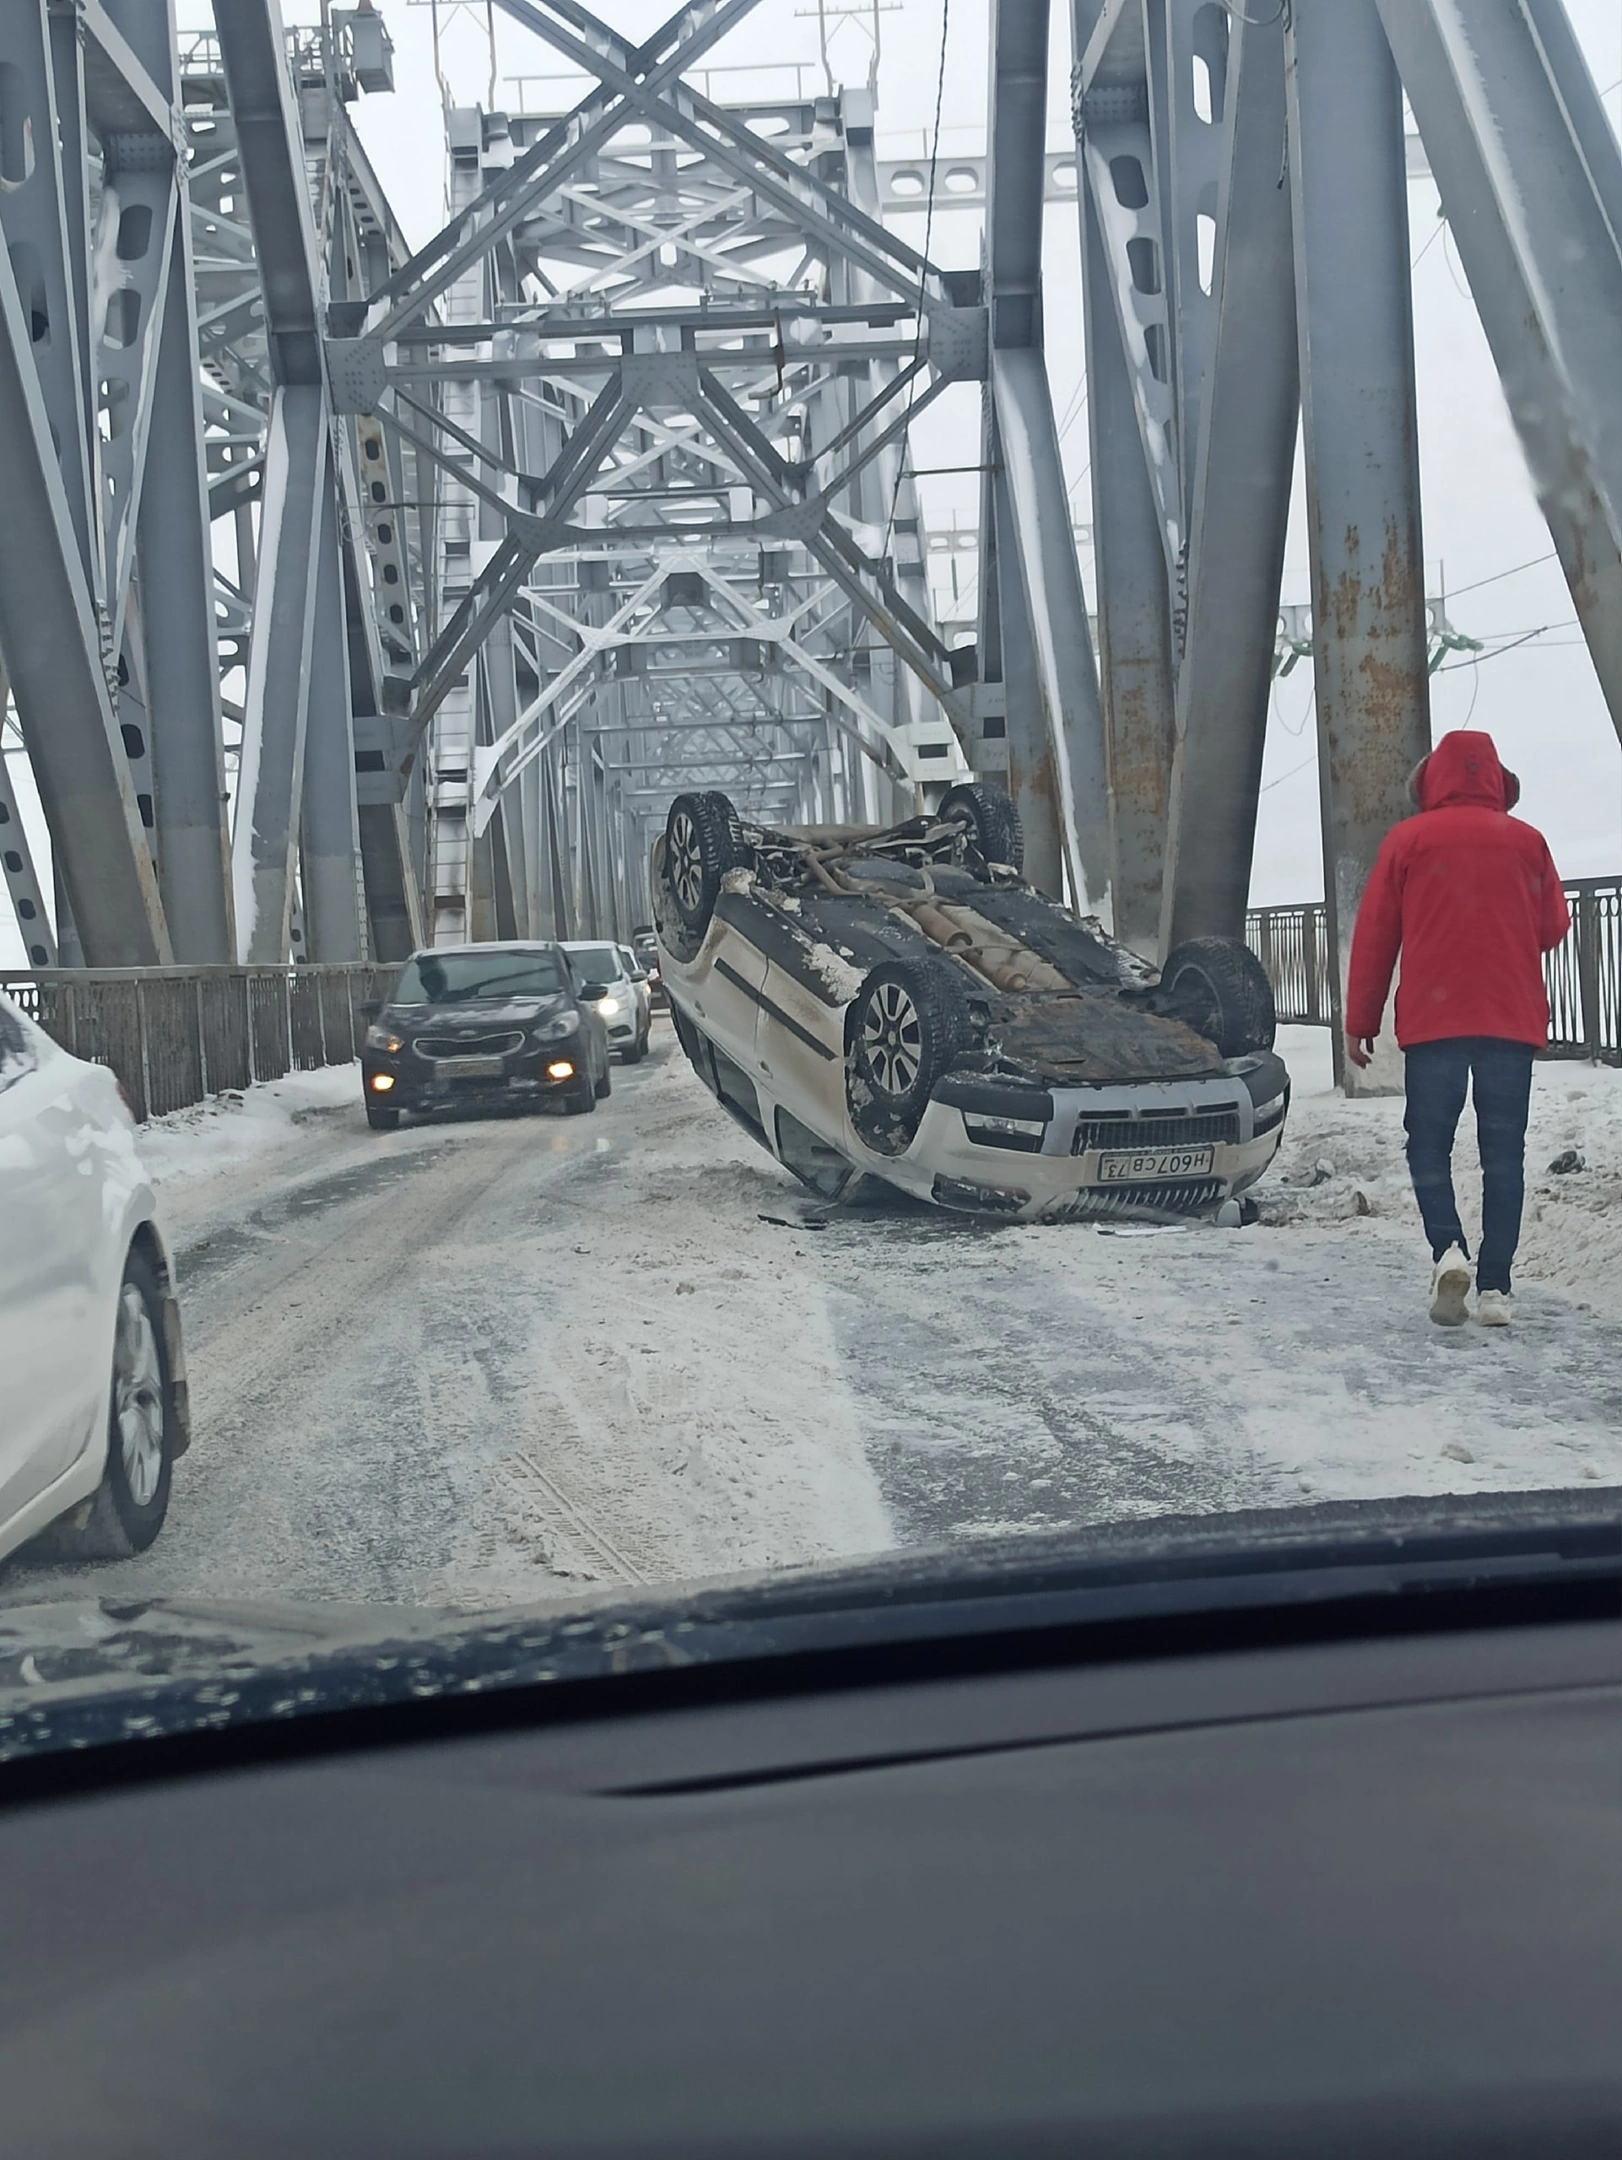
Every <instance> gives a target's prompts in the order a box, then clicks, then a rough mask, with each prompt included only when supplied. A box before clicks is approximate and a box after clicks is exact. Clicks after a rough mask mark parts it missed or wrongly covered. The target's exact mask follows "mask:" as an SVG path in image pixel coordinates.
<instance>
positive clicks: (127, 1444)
mask: <svg viewBox="0 0 1622 2160" xmlns="http://www.w3.org/2000/svg"><path fill="white" fill-rule="evenodd" d="M176 1438H177V1432H176V1420H175V1402H174V1386H173V1382H172V1379H171V1376H170V1372H169V1346H168V1343H167V1341H166V1339H165V1337H164V1332H163V1293H162V1291H161V1289H160V1288H159V1285H158V1279H157V1275H156V1273H155V1272H154V1269H153V1266H152V1263H151V1261H150V1260H149V1259H148V1258H147V1256H146V1254H145V1253H143V1252H141V1251H139V1250H138V1249H132V1250H131V1252H130V1255H129V1258H128V1259H127V1260H126V1261H125V1262H124V1280H123V1282H122V1283H121V1284H120V1286H119V1292H118V1309H117V1315H116V1318H115V1320H114V1325H113V1377H112V1389H111V1400H110V1403H109V1405H108V1416H107V1465H106V1468H105V1469H104V1470H103V1472H102V1477H101V1483H100V1484H99V1485H98V1486H97V1487H96V1490H95V1492H94V1494H93V1495H92V1496H91V1499H90V1501H89V1502H88V1504H87V1506H85V1507H80V1508H76V1509H74V1510H73V1511H72V1512H71V1513H70V1514H68V1515H65V1516H64V1517H63V1518H62V1520H61V1521H60V1522H58V1523H55V1524H53V1525H52V1527H51V1529H50V1531H49V1532H48V1533H47V1539H46V1542H48V1545H49V1549H50V1551H51V1552H52V1553H53V1554H54V1555H56V1556H57V1557H59V1558H61V1559H64V1560H127V1559H128V1558H129V1557H130V1555H131V1554H132V1553H138V1552H145V1550H146V1548H147V1547H148V1546H149V1545H150V1544H151V1543H152V1540H153V1539H154V1538H155V1537H156V1536H157V1534H158V1532H159V1531H160V1530H161V1529H162V1528H163V1519H164V1517H165V1515H167V1514H168V1512H169V1479H170V1471H171V1468H172V1465H173V1461H174V1453H175V1441H176ZM76 1518H78V1519H76Z"/></svg>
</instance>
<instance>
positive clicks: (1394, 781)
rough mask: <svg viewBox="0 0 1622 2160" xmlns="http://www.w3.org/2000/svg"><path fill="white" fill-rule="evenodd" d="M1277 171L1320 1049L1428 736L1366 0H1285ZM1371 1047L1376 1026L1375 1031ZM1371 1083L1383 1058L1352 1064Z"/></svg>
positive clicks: (1406, 429) (1399, 162) (1401, 313)
mask: <svg viewBox="0 0 1622 2160" xmlns="http://www.w3.org/2000/svg"><path fill="white" fill-rule="evenodd" d="M1287 54H1288V85H1289V97H1290V131H1289V132H1290V181H1291V193H1292V197H1293V205H1294V217H1295V251H1296V288H1297V318H1298V323H1299V332H1300V350H1301V398H1302V412H1303V419H1304V428H1305V440H1306V467H1307V509H1308V532H1309V538H1310V543H1311V552H1312V615H1313V665H1314V668H1315V670H1316V675H1317V706H1318V761H1319V781H1320V793H1321V800H1322V808H1323V831H1324V895H1325V900H1326V903H1327V909H1328V924H1329V947H1330V955H1331V966H1332V975H1331V988H1332V992H1333V998H1334V1008H1333V1009H1334V1018H1335V1034H1334V1039H1335V1058H1336V1071H1337V1077H1341V1076H1342V1075H1341V1062H1342V1045H1341V1032H1340V1018H1341V1009H1342V1006H1341V1001H1342V998H1343V995H1344V990H1345V983H1346V964H1347V959H1348V956H1349V953H1350V949H1351V939H1352V929H1353V925H1354V923H1355V921H1356V917H1357V907H1358V902H1359V901H1360V899H1361V898H1362V895H1363V887H1364V884H1365V882H1366V881H1367V878H1368V874H1369V871H1370V870H1371V869H1372V868H1373V865H1374V858H1375V855H1376V854H1377V852H1378V850H1379V846H1380V843H1381V841H1382V840H1383V839H1384V838H1385V836H1386V833H1387V832H1388V831H1389V830H1390V828H1391V827H1392V825H1394V824H1395V823H1396V822H1397V820H1398V819H1399V818H1401V817H1404V816H1406V815H1407V813H1408V808H1409V805H1408V800H1407V780H1408V775H1409V773H1410V771H1411V770H1412V768H1413V766H1414V765H1415V763H1416V762H1417V761H1418V760H1419V759H1420V758H1421V757H1423V756H1424V755H1425V753H1426V751H1427V750H1428V749H1429V748H1430V694H1429V689H1430V684H1429V675H1428V673H1427V668H1426V616H1425V569H1424V552H1423V548H1422V545H1421V537H1420V515H1419V442H1418V419H1417V395H1416V390H1415V383H1414V335H1413V309H1412V293H1411V286H1410V277H1409V267H1408V265H1409V255H1408V180H1407V170H1406V163H1405V154H1404V148H1403V127H1402V88H1401V85H1400V83H1399V82H1398V79H1397V70H1396V66H1395V64H1394V62H1393V60H1392V57H1391V51H1390V48H1389V46H1388V45H1387V43H1386V39H1385V33H1384V31H1383V30H1382V29H1381V27H1380V18H1379V16H1378V14H1377V13H1376V10H1375V6H1374V0H1296V6H1295V9H1294V15H1293V22H1292V27H1291V30H1290V33H1289V36H1288V41H1287ZM1382 1041H1383V1042H1386V1043H1387V1044H1388V1036H1387V1037H1385V1038H1382ZM1344 1078H1345V1079H1346V1082H1347V1085H1348V1090H1349V1091H1353V1092H1358V1093H1369V1092H1377V1093H1388V1092H1391V1091H1392V1090H1393V1089H1394V1088H1395V1087H1397V1086H1399V1085H1400V1063H1399V1061H1398V1060H1397V1057H1396V1053H1395V1050H1394V1047H1390V1046H1389V1045H1388V1047H1386V1049H1385V1053H1384V1055H1383V1056H1382V1058H1381V1060H1380V1062H1379V1067H1378V1069H1376V1068H1374V1067H1371V1068H1370V1072H1369V1073H1368V1074H1367V1075H1363V1074H1359V1073H1358V1072H1357V1071H1356V1069H1355V1068H1352V1069H1351V1070H1350V1071H1349V1072H1347V1073H1346V1074H1345V1075H1344Z"/></svg>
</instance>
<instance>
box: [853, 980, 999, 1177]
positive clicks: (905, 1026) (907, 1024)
mask: <svg viewBox="0 0 1622 2160" xmlns="http://www.w3.org/2000/svg"><path fill="white" fill-rule="evenodd" d="M970 1034H971V1024H970V1020H969V1009H968V1003H967V1000H966V998H965V996H964V991H963V986H962V984H961V982H960V981H959V979H958V976H957V973H956V971H955V970H954V969H953V968H952V966H951V964H950V963H949V962H946V961H939V962H930V961H913V960H891V961H886V962H885V964H884V965H883V966H882V967H876V968H875V969H874V970H873V972H872V974H871V975H869V976H868V978H867V980H866V982H864V983H863V985H862V987H861V989H860V990H859V991H858V992H857V994H856V996H855V997H854V998H853V999H852V1001H851V1004H850V1008H849V1010H848V1012H847V1013H846V1016H845V1099H846V1101H847V1103H848V1104H849V1106H850V1118H851V1123H852V1125H853V1126H854V1127H855V1128H856V1132H857V1134H858V1136H859V1137H860V1138H861V1139H862V1140H863V1141H865V1142H866V1144H867V1145H868V1146H869V1147H870V1148H873V1149H874V1150H875V1151H876V1152H877V1153H879V1154H882V1155H899V1154H901V1153H902V1152H903V1151H904V1150H905V1149H906V1148H908V1147H909V1146H910V1145H911V1143H912V1139H913V1135H914V1134H915V1133H916V1132H917V1130H918V1124H919V1120H920V1119H921V1118H922V1117H923V1114H924V1107H925V1105H926V1104H927V1103H928V1101H929V1098H930V1096H931V1095H932V1094H933V1093H934V1091H935V1086H936V1083H937V1082H938V1081H939V1080H940V1079H941V1077H942V1076H943V1075H944V1074H945V1073H947V1072H948V1071H950V1069H951V1067H952V1066H953V1064H954V1063H955V1062H956V1060H957V1059H958V1057H959V1056H960V1055H961V1054H962V1052H963V1050H964V1048H965V1046H966V1045H967V1043H968V1041H969V1039H970Z"/></svg>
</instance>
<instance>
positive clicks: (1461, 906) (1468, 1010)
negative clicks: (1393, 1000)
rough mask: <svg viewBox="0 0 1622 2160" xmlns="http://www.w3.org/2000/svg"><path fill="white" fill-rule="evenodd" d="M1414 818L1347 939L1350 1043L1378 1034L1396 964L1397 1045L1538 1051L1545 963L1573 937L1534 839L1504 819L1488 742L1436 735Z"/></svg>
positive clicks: (1387, 848)
mask: <svg viewBox="0 0 1622 2160" xmlns="http://www.w3.org/2000/svg"><path fill="white" fill-rule="evenodd" d="M1413 793H1414V799H1415V801H1416V802H1417V803H1418V805H1419V813H1420V814H1419V816H1418V817H1412V818H1405V819H1404V820H1403V822H1402V823H1401V824H1400V825H1394V826H1393V827H1392V828H1391V830H1390V832H1388V833H1387V834H1386V836H1385V841H1384V844H1383V845H1382V847H1381V849H1380V853H1379V856H1378V858H1377V859H1376V861H1375V865H1374V869H1373V871H1372V873H1371V874H1370V877H1369V881H1368V884H1367V886H1366V887H1365V888H1364V892H1363V901H1362V905H1361V906H1360V907H1359V908H1358V911H1357V929H1356V932H1355V934H1354V935H1353V938H1352V964H1351V967H1350V970H1349V971H1348V980H1347V984H1346V1032H1347V1034H1348V1035H1356V1036H1372V1035H1378V1034H1379V1032H1380V1020H1381V1017H1382V1015H1383V1013H1384V1011H1385V1000H1386V992H1387V991H1388V990H1389V989H1390V987H1391V970H1392V968H1393V967H1394V966H1395V965H1396V960H1397V953H1398V951H1399V949H1400V951H1401V953H1402V979H1401V981H1400V982H1399V983H1398V985H1397V1040H1398V1042H1399V1043H1400V1044H1401V1045H1402V1047H1403V1048H1404V1049H1405V1050H1406V1049H1408V1048H1409V1047H1410V1046H1411V1045H1413V1044H1414V1043H1425V1042H1440V1041H1443V1040H1444V1039H1445V1038H1447V1037H1448V1036H1451V1035H1491V1036H1496V1037H1498V1038H1499V1039H1500V1040H1502V1041H1505V1042H1519V1043H1533V1044H1535V1045H1536V1046H1537V1047H1538V1048H1539V1049H1541V1048H1542V1047H1543V1044H1544V1042H1545V1041H1546V1040H1547V1038H1548V1033H1549V1001H1548V998H1547V996H1546V995H1545V992H1544V988H1543V967H1542V960H1541V956H1542V955H1543V954H1544V953H1546V952H1549V951H1551V950H1552V949H1553V948H1554V947H1555V946H1556V945H1558V944H1559V943H1560V940H1561V939H1562V938H1563V937H1564V936H1565V934H1566V932H1567V930H1568V929H1569V928H1570V927H1571V915H1570V911H1569V910H1568V909H1567V906H1566V896H1565V894H1564V893H1563V892H1562V891H1561V889H1560V877H1559V873H1558V872H1557V871H1556V869H1555V867H1554V862H1553V860H1552V858H1551V856H1550V854H1549V848H1548V843H1547V842H1546V841H1545V840H1544V837H1543V835H1542V834H1541V833H1540V832H1536V831H1534V830H1533V828H1532V827H1531V826H1530V825H1523V824H1522V823H1521V821H1520V820H1519V819H1518V818H1512V817H1511V816H1510V815H1509V814H1508V813H1509V808H1510V806H1511V804H1513V803H1514V802H1516V801H1517V800H1518V799H1519V796H1520V783H1519V782H1518V781H1517V780H1516V779H1515V776H1514V774H1513V773H1506V772H1505V770H1504V768H1503V766H1502V765H1501V764H1500V763H1499V762H1498V752H1497V749H1496V748H1495V746H1494V744H1493V739H1492V737H1491V736H1490V735H1482V734H1476V733H1473V732H1470V731H1468V730H1465V729H1462V728H1461V729H1460V730H1459V731H1458V732H1457V733H1456V734H1453V735H1444V736H1443V737H1442V740H1441V741H1440V742H1439V743H1438V744H1437V746H1436V748H1435V749H1434V750H1433V751H1432V752H1431V754H1430V756H1429V757H1428V758H1426V759H1425V760H1424V762H1423V763H1422V764H1421V765H1420V766H1419V768H1418V770H1417V771H1416V773H1415V775H1414V786H1413Z"/></svg>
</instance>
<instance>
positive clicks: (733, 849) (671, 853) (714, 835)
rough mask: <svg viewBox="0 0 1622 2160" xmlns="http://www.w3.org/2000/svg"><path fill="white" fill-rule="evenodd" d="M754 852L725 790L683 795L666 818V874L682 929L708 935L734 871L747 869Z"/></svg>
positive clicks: (695, 935)
mask: <svg viewBox="0 0 1622 2160" xmlns="http://www.w3.org/2000/svg"><path fill="white" fill-rule="evenodd" d="M753 859H754V858H753V855H752V853H751V851H750V849H749V846H748V844H747V843H746V841H745V840H744V837H743V829H742V827H741V826H740V825H739V823H738V813H737V811H736V810H735V809H734V808H733V807H732V804H731V803H730V801H729V800H728V799H727V797H726V796H725V795H720V794H715V793H711V794H706V795H678V796H677V797H676V800H675V801H674V802H673V803H672V804H671V806H670V815H669V816H668V817H667V818H666V820H665V876H666V878H667V879H668V880H669V883H670V897H671V898H672V900H674V902H675V903H676V913H677V914H678V915H679V916H680V917H681V921H682V928H683V929H684V930H686V931H687V932H688V934H689V935H690V936H692V937H702V936H703V934H704V932H705V931H706V930H707V929H708V928H709V926H710V917H711V916H712V915H713V914H714V913H715V903H716V901H717V900H719V898H720V897H721V881H722V879H723V878H724V877H725V876H726V874H727V872H728V871H729V870H741V869H747V868H748V867H749V865H750V863H751V862H752V861H753Z"/></svg>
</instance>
